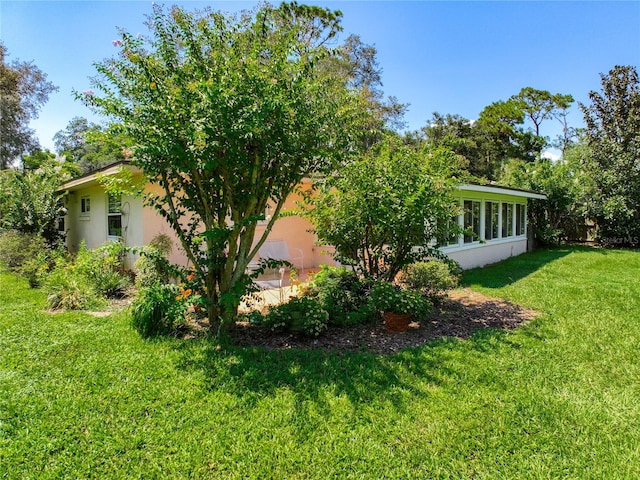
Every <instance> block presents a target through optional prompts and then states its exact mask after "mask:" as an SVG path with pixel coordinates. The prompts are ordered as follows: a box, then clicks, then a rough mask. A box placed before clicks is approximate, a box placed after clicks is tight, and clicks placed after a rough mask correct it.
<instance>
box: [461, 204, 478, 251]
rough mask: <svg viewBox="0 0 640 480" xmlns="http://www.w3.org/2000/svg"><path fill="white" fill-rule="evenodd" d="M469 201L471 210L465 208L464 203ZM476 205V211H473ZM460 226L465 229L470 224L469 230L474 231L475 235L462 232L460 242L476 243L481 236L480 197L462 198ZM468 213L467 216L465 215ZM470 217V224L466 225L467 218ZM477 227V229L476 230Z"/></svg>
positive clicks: (466, 243)
mask: <svg viewBox="0 0 640 480" xmlns="http://www.w3.org/2000/svg"><path fill="white" fill-rule="evenodd" d="M467 202H471V210H468V209H467V208H466V203H467ZM476 205H477V212H476V211H475V208H476ZM462 208H463V212H462V227H463V228H464V229H465V231H466V230H467V228H468V227H469V226H470V227H471V231H472V232H473V233H475V235H467V234H466V233H465V234H463V238H462V242H463V243H464V244H465V245H469V244H473V243H478V242H479V241H480V240H481V239H482V237H481V235H482V201H481V200H480V199H473V198H465V199H463V200H462ZM468 215H469V217H467V216H468ZM468 218H470V222H469V223H470V225H467V219H468ZM476 227H477V231H476Z"/></svg>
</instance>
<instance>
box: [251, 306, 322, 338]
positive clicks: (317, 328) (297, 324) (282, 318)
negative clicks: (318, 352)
mask: <svg viewBox="0 0 640 480" xmlns="http://www.w3.org/2000/svg"><path fill="white" fill-rule="evenodd" d="M328 324H329V314H328V313H327V311H326V310H324V309H323V308H322V305H321V304H320V302H318V300H317V299H315V298H312V297H309V296H303V297H294V298H292V299H291V300H289V302H287V303H283V304H281V305H277V306H274V307H271V308H270V309H269V312H268V313H267V314H266V315H265V317H264V319H263V325H265V326H266V327H268V328H270V329H271V330H273V331H289V332H292V333H302V334H303V335H306V336H308V337H317V336H319V335H320V334H321V333H322V332H324V331H325V330H326V329H327V327H328Z"/></svg>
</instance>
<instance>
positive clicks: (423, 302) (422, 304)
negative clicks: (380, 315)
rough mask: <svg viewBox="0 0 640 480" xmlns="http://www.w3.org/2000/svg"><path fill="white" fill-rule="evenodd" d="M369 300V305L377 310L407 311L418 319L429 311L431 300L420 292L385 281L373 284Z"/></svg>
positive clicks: (425, 315)
mask: <svg viewBox="0 0 640 480" xmlns="http://www.w3.org/2000/svg"><path fill="white" fill-rule="evenodd" d="M369 300H370V305H371V307H373V308H374V309H375V310H377V311H379V312H386V311H388V312H394V313H408V314H411V315H413V316H414V317H416V318H418V319H422V318H425V317H427V316H428V315H429V313H430V312H431V302H429V300H428V299H427V298H425V297H423V296H422V295H421V294H420V292H418V291H415V290H409V289H403V288H400V287H399V286H397V285H394V284H392V283H390V282H385V281H378V282H376V283H375V284H374V285H373V287H372V288H371V294H370V296H369Z"/></svg>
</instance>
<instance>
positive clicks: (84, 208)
mask: <svg viewBox="0 0 640 480" xmlns="http://www.w3.org/2000/svg"><path fill="white" fill-rule="evenodd" d="M90 213H91V198H89V197H81V198H80V215H81V216H83V217H88V216H89V215H90Z"/></svg>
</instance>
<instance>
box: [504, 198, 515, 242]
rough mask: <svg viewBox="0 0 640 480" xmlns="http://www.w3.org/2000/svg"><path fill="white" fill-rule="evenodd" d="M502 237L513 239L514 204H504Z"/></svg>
mask: <svg viewBox="0 0 640 480" xmlns="http://www.w3.org/2000/svg"><path fill="white" fill-rule="evenodd" d="M502 236H503V237H513V203H504V202H503V203H502Z"/></svg>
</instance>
